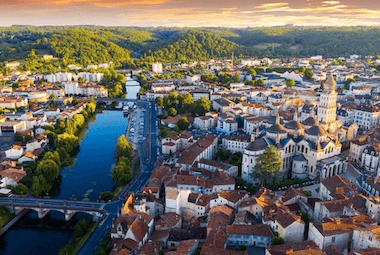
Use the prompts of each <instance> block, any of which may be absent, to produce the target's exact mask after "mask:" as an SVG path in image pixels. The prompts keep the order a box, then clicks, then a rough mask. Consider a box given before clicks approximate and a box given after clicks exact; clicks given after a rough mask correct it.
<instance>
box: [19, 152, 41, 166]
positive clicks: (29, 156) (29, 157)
mask: <svg viewBox="0 0 380 255" xmlns="http://www.w3.org/2000/svg"><path fill="white" fill-rule="evenodd" d="M36 158H37V156H36V155H34V154H33V153H32V152H29V151H28V152H26V153H25V154H24V156H22V157H21V158H19V159H18V162H19V163H20V164H24V163H26V162H34V161H36Z"/></svg>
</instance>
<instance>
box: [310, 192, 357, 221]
mask: <svg viewBox="0 0 380 255" xmlns="http://www.w3.org/2000/svg"><path fill="white" fill-rule="evenodd" d="M341 193H343V189H341ZM355 210H358V211H362V210H363V211H364V210H365V198H364V197H363V196H361V195H354V196H352V197H344V196H340V197H339V196H337V198H335V199H333V200H327V201H317V202H315V205H314V213H313V219H314V220H315V221H321V220H322V219H323V218H326V217H332V218H336V217H339V216H340V215H344V214H345V213H347V212H348V211H355Z"/></svg>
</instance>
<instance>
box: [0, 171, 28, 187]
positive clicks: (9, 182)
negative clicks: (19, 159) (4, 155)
mask: <svg viewBox="0 0 380 255" xmlns="http://www.w3.org/2000/svg"><path fill="white" fill-rule="evenodd" d="M25 175H26V172H25V171H24V170H21V169H17V168H14V167H9V168H7V169H5V170H3V171H1V172H0V177H1V184H0V186H1V187H2V188H5V187H7V186H13V187H15V186H17V185H18V183H19V182H20V181H21V180H22V178H24V176H25Z"/></svg>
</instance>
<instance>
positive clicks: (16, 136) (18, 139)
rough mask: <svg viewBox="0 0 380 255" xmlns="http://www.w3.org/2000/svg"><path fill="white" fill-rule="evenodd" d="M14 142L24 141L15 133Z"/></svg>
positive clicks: (18, 133)
mask: <svg viewBox="0 0 380 255" xmlns="http://www.w3.org/2000/svg"><path fill="white" fill-rule="evenodd" d="M14 140H15V141H16V142H22V141H23V140H24V137H23V136H22V134H21V133H20V132H18V131H17V132H16V133H15V137H14Z"/></svg>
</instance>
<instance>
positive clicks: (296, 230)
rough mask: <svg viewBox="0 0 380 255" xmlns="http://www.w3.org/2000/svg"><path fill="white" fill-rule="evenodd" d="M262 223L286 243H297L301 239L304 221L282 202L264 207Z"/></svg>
mask: <svg viewBox="0 0 380 255" xmlns="http://www.w3.org/2000/svg"><path fill="white" fill-rule="evenodd" d="M263 223H264V224H265V225H268V226H269V227H270V228H271V229H272V231H273V232H278V234H279V236H281V237H282V238H284V240H285V242H286V243H289V242H294V243H297V242H300V241H301V240H302V239H303V234H304V230H305V222H304V221H303V220H302V219H301V216H298V215H296V214H295V213H293V212H292V211H290V210H289V209H288V208H287V207H286V206H284V205H283V204H277V203H276V204H273V205H271V206H268V207H266V208H264V218H263Z"/></svg>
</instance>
